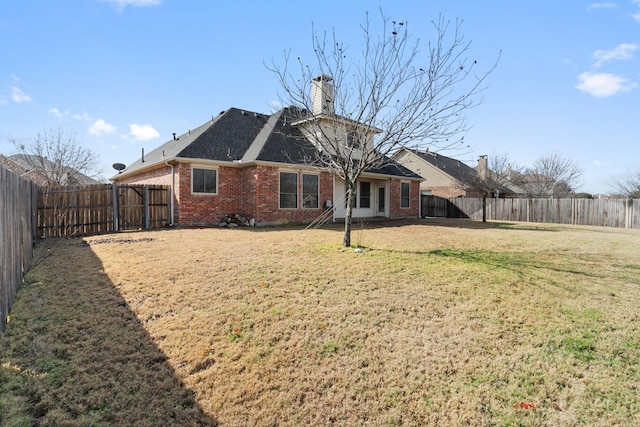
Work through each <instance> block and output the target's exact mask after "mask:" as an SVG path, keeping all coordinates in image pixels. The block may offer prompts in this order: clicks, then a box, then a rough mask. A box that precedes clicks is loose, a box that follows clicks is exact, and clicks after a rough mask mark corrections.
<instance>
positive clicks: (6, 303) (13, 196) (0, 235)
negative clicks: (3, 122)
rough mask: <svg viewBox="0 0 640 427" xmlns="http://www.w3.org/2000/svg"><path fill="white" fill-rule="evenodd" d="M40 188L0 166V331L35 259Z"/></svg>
mask: <svg viewBox="0 0 640 427" xmlns="http://www.w3.org/2000/svg"><path fill="white" fill-rule="evenodd" d="M37 196H38V187H37V186H36V185H35V184H34V183H32V182H31V181H27V180H24V179H21V178H20V177H18V176H17V175H15V174H14V173H12V172H9V171H8V170H6V169H4V168H2V167H0V331H2V330H3V329H4V325H5V323H6V320H7V316H8V313H9V309H10V308H11V304H13V300H14V299H15V296H16V294H17V292H18V287H19V286H20V283H22V279H23V275H24V273H25V271H26V269H27V268H28V266H29V263H30V262H31V259H32V257H33V243H34V236H35V222H34V219H35V212H36V206H37Z"/></svg>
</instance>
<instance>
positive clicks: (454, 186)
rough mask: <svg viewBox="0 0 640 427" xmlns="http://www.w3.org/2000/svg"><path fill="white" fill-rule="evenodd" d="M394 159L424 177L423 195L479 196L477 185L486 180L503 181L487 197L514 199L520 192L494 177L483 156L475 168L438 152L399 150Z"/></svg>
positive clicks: (506, 182) (444, 196) (506, 181)
mask: <svg viewBox="0 0 640 427" xmlns="http://www.w3.org/2000/svg"><path fill="white" fill-rule="evenodd" d="M394 159H395V160H396V161H397V162H398V163H400V164H401V165H403V166H405V167H406V168H408V169H410V170H412V171H413V172H415V173H416V174H418V175H420V176H421V177H423V178H424V181H423V182H422V183H421V184H420V193H421V194H422V195H428V196H437V197H443V198H451V197H481V194H480V192H479V190H478V187H481V185H478V183H479V181H486V180H487V179H489V180H492V181H493V182H494V183H495V182H502V184H500V185H497V188H495V189H494V190H493V194H491V195H490V197H513V196H515V195H516V194H517V193H518V192H520V191H521V190H519V189H518V188H517V187H516V186H515V185H512V184H511V183H510V182H509V181H508V180H507V179H502V178H500V179H498V178H496V177H495V176H496V174H495V173H494V172H493V171H491V170H489V169H488V166H487V156H484V155H483V156H480V158H479V159H478V165H477V166H476V167H475V168H472V167H471V166H469V165H467V164H465V163H464V162H461V161H460V160H456V159H453V158H451V157H447V156H443V155H442V154H439V153H434V152H431V151H419V150H415V149H409V148H403V149H401V150H399V151H398V152H397V153H396V154H395V155H394ZM492 177H493V179H492Z"/></svg>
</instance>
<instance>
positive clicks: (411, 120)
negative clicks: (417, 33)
mask: <svg viewBox="0 0 640 427" xmlns="http://www.w3.org/2000/svg"><path fill="white" fill-rule="evenodd" d="M366 16H367V18H366V22H365V25H363V26H361V29H362V34H363V42H364V45H363V49H362V52H361V53H360V54H359V55H358V56H353V57H352V56H351V55H350V53H349V52H348V47H347V46H346V45H345V44H344V43H342V42H340V41H339V40H338V37H337V36H336V34H335V32H333V33H331V34H328V33H326V32H324V33H317V32H316V31H315V30H313V31H312V47H313V52H314V54H315V58H314V61H313V62H314V65H308V64H307V63H305V61H303V60H302V59H301V58H297V65H298V66H297V67H296V70H295V72H294V71H292V70H291V69H290V66H291V63H292V61H291V55H290V52H289V53H285V61H284V65H278V64H273V65H272V66H271V67H270V69H271V70H272V71H273V72H275V74H276V75H277V76H278V79H279V81H280V84H281V85H282V89H283V92H284V94H283V96H282V98H283V101H284V103H285V105H287V104H291V105H293V106H296V107H299V108H301V109H302V110H303V111H304V112H305V114H306V115H307V117H306V119H305V120H301V121H300V122H299V126H300V128H301V129H303V132H304V133H305V135H306V136H307V138H309V139H310V140H311V141H312V142H314V144H315V145H316V147H317V148H318V155H317V156H315V157H316V158H315V159H314V162H315V163H317V164H319V165H322V166H323V167H325V168H328V169H330V170H332V171H334V173H336V174H337V175H338V177H339V178H340V179H342V180H344V183H345V189H346V199H347V200H346V214H345V229H344V230H345V231H344V239H343V245H344V246H346V247H348V246H350V245H351V218H352V206H353V200H354V198H355V195H356V187H357V181H358V178H359V177H360V176H361V174H362V173H363V172H365V171H367V170H370V169H373V168H376V167H380V166H383V165H384V164H385V163H387V162H389V161H390V160H389V159H390V156H391V155H392V154H393V153H394V152H396V151H397V150H399V149H401V148H403V147H405V146H409V145H410V146H411V147H412V148H418V149H422V150H425V151H426V150H427V149H428V150H429V151H432V152H435V151H441V150H444V149H452V148H453V149H455V148H457V147H460V146H461V144H462V143H463V141H462V137H461V136H460V135H461V133H462V132H463V131H465V130H467V129H468V126H467V121H466V118H465V116H464V113H465V111H466V110H468V109H470V108H472V107H474V106H476V105H478V103H479V102H480V101H475V100H474V99H473V98H475V96H476V95H478V94H479V93H480V92H481V91H482V90H483V89H485V88H486V79H487V76H488V75H489V74H490V73H491V71H493V69H494V68H495V66H496V65H497V60H496V62H493V63H491V64H489V65H488V67H486V68H485V71H483V72H481V73H479V74H476V68H477V66H478V63H477V61H476V60H471V59H468V58H467V56H466V55H467V54H468V52H469V49H470V43H469V42H467V41H465V40H464V38H463V37H462V35H461V34H460V29H461V24H462V22H461V21H456V23H455V25H453V26H451V28H450V23H449V22H448V21H446V20H444V19H443V18H442V17H440V18H439V19H438V20H437V21H435V22H432V24H433V29H434V33H435V35H434V37H435V40H434V42H433V43H429V44H428V45H427V46H426V49H425V50H424V51H423V50H421V45H420V42H419V40H415V41H414V40H413V39H412V37H411V35H410V34H409V29H408V27H409V26H408V24H407V23H406V22H397V21H392V20H390V19H389V18H387V17H385V16H384V15H383V14H382V13H381V29H380V32H379V33H376V32H375V31H374V29H373V28H372V22H371V19H370V17H369V15H368V14H367V15H366ZM498 57H499V54H498ZM298 67H299V68H298ZM309 81H313V82H314V84H317V85H319V90H316V91H312V94H311V95H310V94H309V93H308V86H307V84H308V82H309ZM331 81H332V82H333V84H331V85H329V84H327V83H328V82H331ZM318 94H319V95H318ZM314 95H315V96H314ZM327 101H329V102H327Z"/></svg>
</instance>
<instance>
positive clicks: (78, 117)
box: [71, 113, 93, 122]
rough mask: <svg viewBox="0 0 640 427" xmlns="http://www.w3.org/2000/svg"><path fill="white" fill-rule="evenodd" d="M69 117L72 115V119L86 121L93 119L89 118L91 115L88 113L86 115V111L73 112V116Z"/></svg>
mask: <svg viewBox="0 0 640 427" xmlns="http://www.w3.org/2000/svg"><path fill="white" fill-rule="evenodd" d="M71 117H73V118H74V119H76V120H84V121H87V122H90V121H91V120H93V119H92V118H91V116H90V115H88V114H87V113H82V114H77V113H76V114H74V115H73V116H71Z"/></svg>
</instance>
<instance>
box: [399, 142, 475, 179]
mask: <svg viewBox="0 0 640 427" xmlns="http://www.w3.org/2000/svg"><path fill="white" fill-rule="evenodd" d="M407 150H409V151H410V152H412V153H413V154H415V155H416V156H418V157H420V158H421V159H422V160H424V161H426V162H427V163H430V164H431V165H432V166H434V167H436V168H438V169H440V170H441V171H443V172H444V173H446V174H448V175H449V176H451V177H452V178H455V179H457V180H458V181H461V182H463V181H465V180H466V179H468V177H470V176H475V175H477V171H476V170H475V169H474V168H472V167H470V166H469V165H467V164H465V163H463V162H461V161H460V160H456V159H452V158H451V157H447V156H443V155H441V154H438V153H432V152H431V151H426V152H424V151H418V150H414V149H407Z"/></svg>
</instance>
